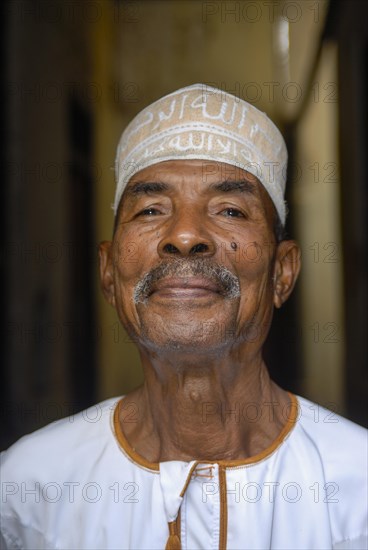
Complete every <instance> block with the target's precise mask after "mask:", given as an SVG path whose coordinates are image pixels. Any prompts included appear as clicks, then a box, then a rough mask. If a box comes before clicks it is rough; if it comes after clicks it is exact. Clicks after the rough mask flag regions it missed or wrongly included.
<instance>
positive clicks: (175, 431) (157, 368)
mask: <svg viewBox="0 0 368 550" xmlns="http://www.w3.org/2000/svg"><path fill="white" fill-rule="evenodd" d="M241 355H242V354H239V356H241ZM142 363H143V367H144V371H145V383H144V385H143V386H142V387H141V388H138V390H135V391H134V392H132V393H131V394H130V395H128V396H127V397H126V400H127V403H129V402H132V403H134V404H135V407H136V410H137V411H138V415H137V422H136V423H128V422H124V419H123V417H121V419H120V421H121V424H122V429H123V432H124V433H125V435H126V437H127V439H128V441H129V443H130V445H131V446H132V447H134V448H135V450H136V452H137V453H138V454H140V455H142V456H143V457H144V458H145V459H146V460H149V461H150V462H163V461H167V460H183V461H189V460H202V461H206V460H207V461H216V460H236V459H242V458H249V457H251V456H254V455H256V454H258V453H260V452H262V451H264V450H265V449H266V448H267V447H268V446H269V445H270V444H271V443H272V442H273V441H274V440H275V439H276V438H277V436H278V435H279V433H280V431H281V430H282V428H283V426H284V424H285V422H286V420H287V419H286V417H285V414H283V410H284V411H285V407H286V406H287V405H288V403H289V397H288V395H287V393H286V392H284V391H283V390H281V389H280V388H279V387H278V386H276V384H274V383H273V382H272V381H271V380H270V377H269V375H268V371H267V368H266V366H265V364H264V362H263V360H262V358H261V355H260V354H259V355H257V356H256V357H254V358H253V360H252V361H248V362H247V363H245V362H244V360H241V361H240V360H239V357H230V358H229V357H228V358H220V359H219V358H217V359H214V358H213V357H211V359H209V360H207V361H206V360H205V359H204V358H203V357H201V358H200V360H197V361H193V359H192V360H191V361H189V360H188V359H187V358H186V359H183V358H182V360H181V361H179V359H178V357H176V358H175V361H173V356H172V354H171V358H170V360H168V359H167V360H166V361H165V360H162V358H161V359H157V358H154V359H152V356H151V357H150V358H149V359H148V357H147V356H145V355H144V354H142Z"/></svg>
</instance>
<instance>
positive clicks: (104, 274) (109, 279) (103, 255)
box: [99, 241, 115, 307]
mask: <svg viewBox="0 0 368 550" xmlns="http://www.w3.org/2000/svg"><path fill="white" fill-rule="evenodd" d="M111 254H112V242H111V241H103V242H101V243H100V245H99V259H100V282H101V288H102V292H103V295H104V297H105V299H106V300H107V302H108V303H109V304H110V305H112V306H113V307H115V287H114V276H113V262H112V257H111Z"/></svg>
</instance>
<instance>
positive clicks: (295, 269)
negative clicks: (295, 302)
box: [273, 241, 300, 308]
mask: <svg viewBox="0 0 368 550" xmlns="http://www.w3.org/2000/svg"><path fill="white" fill-rule="evenodd" d="M299 271H300V248H299V246H298V244H297V243H296V242H295V241H282V242H281V243H280V244H279V245H278V248H277V252H276V261H275V271H274V297H273V302H274V305H275V307H277V308H280V307H281V306H282V305H283V303H284V302H286V300H287V299H288V298H289V296H290V294H291V293H292V291H293V288H294V286H295V283H296V280H297V278H298V275H299Z"/></svg>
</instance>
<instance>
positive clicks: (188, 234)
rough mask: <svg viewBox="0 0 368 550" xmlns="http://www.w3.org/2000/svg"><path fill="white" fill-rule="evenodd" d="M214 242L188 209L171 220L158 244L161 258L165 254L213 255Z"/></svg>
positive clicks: (214, 250) (214, 249)
mask: <svg viewBox="0 0 368 550" xmlns="http://www.w3.org/2000/svg"><path fill="white" fill-rule="evenodd" d="M215 252H216V243H215V241H214V240H213V238H212V237H211V236H210V235H209V233H208V232H207V231H206V229H205V227H204V224H203V223H202V220H201V219H199V218H198V217H196V216H193V215H191V214H190V213H189V212H188V209H184V210H182V212H181V213H180V214H179V213H177V214H176V215H175V218H174V219H173V220H172V221H171V224H170V226H169V227H168V228H167V230H166V231H165V234H164V236H163V238H162V239H161V240H160V242H159V244H158V253H159V256H160V257H161V258H165V257H167V256H172V255H176V256H178V257H179V256H194V255H198V256H201V257H204V256H213V255H214V254H215Z"/></svg>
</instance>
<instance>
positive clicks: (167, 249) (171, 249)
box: [164, 243, 179, 254]
mask: <svg viewBox="0 0 368 550" xmlns="http://www.w3.org/2000/svg"><path fill="white" fill-rule="evenodd" d="M164 252H167V253H168V254H179V250H178V249H177V248H176V246H174V245H173V244H170V243H168V244H165V246H164Z"/></svg>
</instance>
